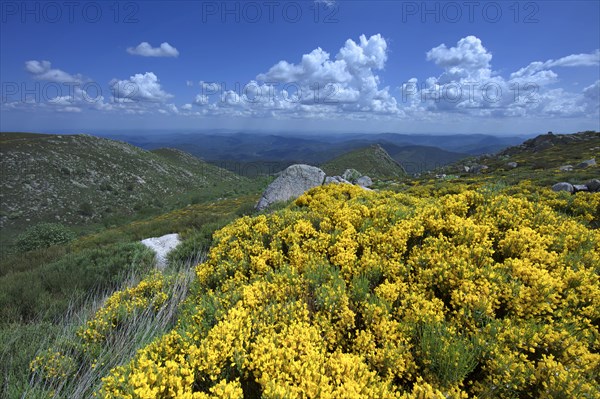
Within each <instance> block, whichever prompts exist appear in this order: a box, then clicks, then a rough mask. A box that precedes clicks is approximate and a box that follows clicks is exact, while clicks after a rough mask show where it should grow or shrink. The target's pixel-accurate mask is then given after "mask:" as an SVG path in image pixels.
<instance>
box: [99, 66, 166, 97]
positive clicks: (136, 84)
mask: <svg viewBox="0 0 600 399" xmlns="http://www.w3.org/2000/svg"><path fill="white" fill-rule="evenodd" d="M110 87H111V90H112V93H113V100H114V101H115V102H117V103H131V102H156V103H162V102H165V101H167V100H168V99H170V98H172V97H173V95H171V94H169V93H167V92H165V91H164V90H163V89H162V88H161V86H160V83H159V81H158V77H157V76H156V75H155V74H154V73H152V72H146V73H144V74H141V73H138V74H135V75H133V76H130V77H129V79H127V80H117V79H113V80H112V81H111V82H110Z"/></svg>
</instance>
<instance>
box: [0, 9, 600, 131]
mask: <svg viewBox="0 0 600 399" xmlns="http://www.w3.org/2000/svg"><path fill="white" fill-rule="evenodd" d="M1 4H2V8H1V28H0V29H1V31H0V33H1V38H0V52H1V54H0V67H1V82H2V93H1V94H2V103H1V104H0V107H1V108H0V110H1V118H0V130H3V131H8V130H13V131H14V130H17V131H46V132H50V131H54V132H55V131H61V130H64V131H85V132H91V133H94V132H100V131H105V130H119V129H123V130H132V129H133V130H138V131H140V132H142V131H146V130H148V129H188V130H210V129H235V130H265V131H280V132H283V131H294V132H298V131H311V132H319V131H339V132H345V131H348V132H350V131H352V132H400V133H419V132H423V133H495V134H533V133H543V132H546V131H548V130H552V131H554V132H575V131H579V130H588V129H595V130H600V122H599V121H600V117H599V103H600V52H599V49H600V2H599V1H521V2H516V1H507V2H504V1H497V2H486V1H473V2H466V1H456V2H452V1H450V2H448V1H440V2H435V1H434V2H421V1H342V0H339V1H316V2H315V1H180V2H178V1H169V2H159V1H143V2H137V1H121V2H118V3H116V2H113V1H95V2H93V1H92V2H87V1H82V2H79V1H72V2H61V1H58V2H21V1H2V2H1Z"/></svg>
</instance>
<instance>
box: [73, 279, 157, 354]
mask: <svg viewBox="0 0 600 399" xmlns="http://www.w3.org/2000/svg"><path fill="white" fill-rule="evenodd" d="M163 288H164V289H163ZM166 288H167V287H166V284H165V279H164V277H163V276H162V275H161V274H160V273H159V272H154V273H152V274H150V275H149V276H148V277H146V278H145V279H144V280H142V281H141V282H140V283H139V284H138V285H136V286H134V287H131V288H127V289H125V290H122V291H117V292H116V293H114V294H113V295H111V296H110V297H109V298H108V299H107V300H106V303H105V304H104V306H103V307H102V308H101V309H100V310H99V311H98V312H96V314H95V316H94V318H93V319H92V320H90V321H88V322H87V323H86V325H85V326H83V327H82V328H81V329H80V330H79V331H78V332H77V335H78V336H79V338H81V339H82V341H83V342H84V343H87V344H97V343H101V342H103V341H104V340H105V339H106V337H107V335H108V334H109V333H110V332H111V331H113V330H114V329H116V328H117V327H118V326H119V324H120V323H121V322H123V321H124V319H125V318H126V317H128V315H131V314H133V313H134V312H136V311H141V310H145V309H146V308H148V307H149V306H152V307H153V308H154V309H156V310H158V309H159V308H160V307H161V306H162V304H163V303H164V302H165V301H166V300H167V298H168V294H167V292H166Z"/></svg>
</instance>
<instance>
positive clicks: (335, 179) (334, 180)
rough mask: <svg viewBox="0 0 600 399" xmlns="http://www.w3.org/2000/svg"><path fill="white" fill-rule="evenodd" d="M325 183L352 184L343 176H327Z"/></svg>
mask: <svg viewBox="0 0 600 399" xmlns="http://www.w3.org/2000/svg"><path fill="white" fill-rule="evenodd" d="M324 184H352V183H350V182H349V181H348V180H346V179H344V178H343V177H341V176H327V177H326V178H325V183H324Z"/></svg>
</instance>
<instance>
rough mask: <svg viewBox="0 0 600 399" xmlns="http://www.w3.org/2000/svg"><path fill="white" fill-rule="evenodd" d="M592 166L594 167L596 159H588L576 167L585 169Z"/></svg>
mask: <svg viewBox="0 0 600 399" xmlns="http://www.w3.org/2000/svg"><path fill="white" fill-rule="evenodd" d="M594 165H596V158H592V159H588V160H587V161H583V162H582V163H580V164H579V165H577V167H578V168H579V169H585V168H587V167H589V166H594Z"/></svg>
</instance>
